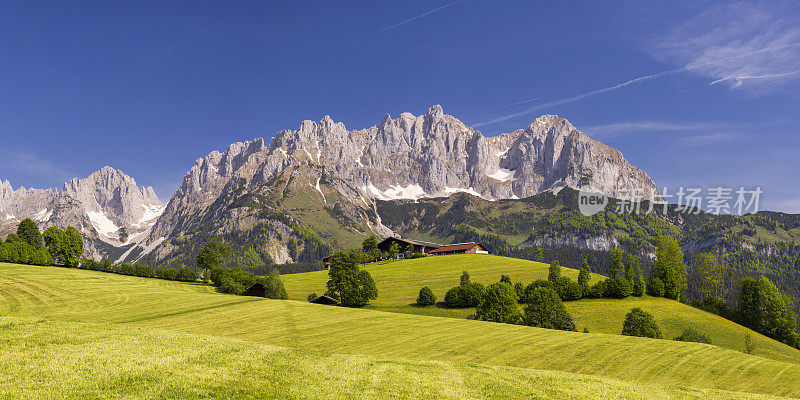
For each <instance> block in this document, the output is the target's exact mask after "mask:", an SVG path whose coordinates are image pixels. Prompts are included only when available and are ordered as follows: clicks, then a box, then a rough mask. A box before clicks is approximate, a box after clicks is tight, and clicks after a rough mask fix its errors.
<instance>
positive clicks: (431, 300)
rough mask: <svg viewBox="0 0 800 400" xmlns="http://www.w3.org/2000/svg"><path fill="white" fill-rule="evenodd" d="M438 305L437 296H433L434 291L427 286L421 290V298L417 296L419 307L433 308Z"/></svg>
mask: <svg viewBox="0 0 800 400" xmlns="http://www.w3.org/2000/svg"><path fill="white" fill-rule="evenodd" d="M434 304H436V296H434V295H433V291H432V290H431V288H429V287H427V286H425V287H423V288H422V289H420V290H419V296H417V305H418V306H423V307H424V306H432V305H434Z"/></svg>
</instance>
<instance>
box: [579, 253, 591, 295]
mask: <svg viewBox="0 0 800 400" xmlns="http://www.w3.org/2000/svg"><path fill="white" fill-rule="evenodd" d="M591 279H592V269H591V268H590V267H589V262H588V261H586V259H585V258H584V259H583V264H581V271H580V272H579V273H578V284H579V285H581V288H582V289H583V291H584V293H585V292H586V291H587V290H589V280H591Z"/></svg>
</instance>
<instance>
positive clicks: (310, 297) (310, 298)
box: [306, 292, 319, 303]
mask: <svg viewBox="0 0 800 400" xmlns="http://www.w3.org/2000/svg"><path fill="white" fill-rule="evenodd" d="M317 297H319V296H317V293H316V292H311V293H309V294H308V296H306V300H308V302H309V303H311V302H312V301H314V300H316V299H317Z"/></svg>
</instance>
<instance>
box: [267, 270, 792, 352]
mask: <svg viewBox="0 0 800 400" xmlns="http://www.w3.org/2000/svg"><path fill="white" fill-rule="evenodd" d="M365 269H366V270H368V271H369V272H370V274H372V277H373V279H374V280H375V283H376V284H377V286H378V299H377V300H375V301H373V302H372V303H371V304H370V305H368V306H367V307H368V308H370V309H375V310H381V311H393V312H402V313H409V314H425V315H436V316H443V317H455V318H466V317H467V316H468V315H469V314H472V313H474V309H448V308H442V307H424V308H420V307H416V306H414V305H413V303H414V302H415V301H416V298H417V294H418V293H419V289H421V288H422V287H423V286H429V287H430V288H431V289H432V290H433V292H434V294H435V295H436V296H437V298H438V299H440V300H441V299H443V298H444V294H445V292H446V291H447V290H448V289H449V288H451V287H453V286H456V285H458V279H459V277H460V276H461V272H462V271H467V272H469V274H470V276H471V279H472V281H473V282H480V283H483V284H490V283H494V282H497V281H499V280H500V275H501V274H506V275H509V276H510V277H511V279H512V281H514V282H517V281H521V282H523V283H525V284H528V283H530V282H532V281H533V280H535V279H547V269H548V265H547V264H543V263H538V262H533V261H527V260H520V259H516V258H509V257H498V256H491V255H476V254H469V255H451V256H437V257H425V258H418V259H414V260H402V261H390V262H380V263H375V264H369V265H367V266H366V268H365ZM561 270H562V274H563V275H564V276H568V277H570V278H572V279H577V276H578V271H577V270H574V269H570V268H564V267H562V269H561ZM597 279H602V277H601V276H600V275H594V276H593V277H592V282H594V281H595V280H597ZM283 280H284V284H285V286H286V290H287V291H288V292H289V298H290V299H295V300H303V299H305V298H306V296H307V295H308V293H311V292H316V293H317V294H322V293H323V292H324V291H325V282H326V281H327V280H328V275H327V271H319V272H308V273H303V274H291V275H285V276H284V277H283ZM564 304H565V305H566V306H567V309H568V310H569V311H570V312H571V313H572V316H573V317H574V319H575V324H576V325H577V326H578V329H579V330H583V328H584V327H586V328H588V329H589V331H590V332H598V333H611V334H619V333H620V332H621V331H622V322H623V320H624V319H625V314H627V313H628V311H630V309H631V308H633V307H641V308H642V309H643V310H645V311H648V312H650V313H652V314H653V315H654V316H655V317H656V320H657V321H658V323H659V325H660V326H661V329H662V331H663V332H664V337H665V338H670V339H671V338H674V337H676V336H678V335H680V334H681V332H682V331H683V330H684V329H685V328H694V329H697V330H699V331H701V332H703V333H706V334H707V335H709V336H710V337H711V340H712V342H713V343H714V344H716V345H719V346H722V347H726V348H729V349H732V350H742V349H744V347H745V335H747V334H748V333H751V335H752V338H753V340H754V342H755V343H756V350H755V354H757V355H761V356H765V357H771V358H775V359H778V360H789V361H795V362H800V351H798V350H796V349H793V348H791V347H789V346H786V345H785V344H783V343H780V342H778V341H775V340H773V339H770V338H767V337H765V336H763V335H760V334H758V333H755V332H752V331H751V330H750V329H747V328H745V327H743V326H741V325H738V324H736V323H733V322H731V321H728V320H726V319H724V318H721V317H719V316H717V315H714V314H711V313H708V312H705V311H702V310H698V309H696V308H693V307H690V306H688V305H685V304H682V303H679V302H676V301H673V300H668V299H663V298H654V297H649V296H644V297H641V298H637V297H629V298H627V299H622V300H617V299H583V300H579V301H572V302H565V303H564Z"/></svg>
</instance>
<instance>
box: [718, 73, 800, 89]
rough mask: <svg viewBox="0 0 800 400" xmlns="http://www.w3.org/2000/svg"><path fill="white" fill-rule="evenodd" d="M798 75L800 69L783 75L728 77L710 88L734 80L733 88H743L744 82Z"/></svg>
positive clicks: (719, 80)
mask: <svg viewBox="0 0 800 400" xmlns="http://www.w3.org/2000/svg"><path fill="white" fill-rule="evenodd" d="M798 73H800V69H798V70H796V71H792V72H785V73H782V74H764V75H741V76H726V77H725V78H722V79H717V80H715V81H714V82H711V83H709V86H710V85H716V84H717V83H720V82H725V81H730V80H732V81H734V82H735V83H734V84H733V87H739V86H742V83H744V81H746V80H749V79H771V78H784V77H787V76H792V75H795V74H798Z"/></svg>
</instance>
